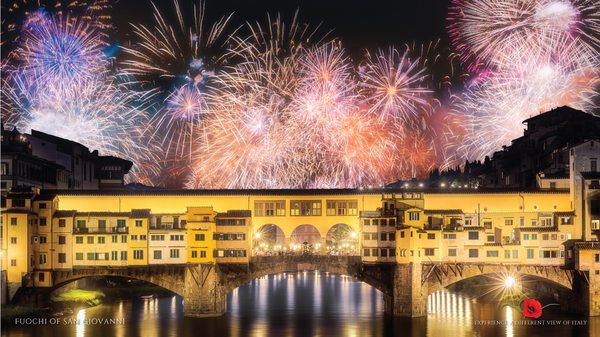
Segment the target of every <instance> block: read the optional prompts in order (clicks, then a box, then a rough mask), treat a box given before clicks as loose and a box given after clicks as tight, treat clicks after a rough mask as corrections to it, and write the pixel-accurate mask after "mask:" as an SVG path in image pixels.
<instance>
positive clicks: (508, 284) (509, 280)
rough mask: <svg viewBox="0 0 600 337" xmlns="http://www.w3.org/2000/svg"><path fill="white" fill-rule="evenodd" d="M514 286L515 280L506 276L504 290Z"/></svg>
mask: <svg viewBox="0 0 600 337" xmlns="http://www.w3.org/2000/svg"><path fill="white" fill-rule="evenodd" d="M514 286H515V278H514V277H512V276H508V277H507V278H505V279H504V287H505V288H509V289H510V288H512V287H514Z"/></svg>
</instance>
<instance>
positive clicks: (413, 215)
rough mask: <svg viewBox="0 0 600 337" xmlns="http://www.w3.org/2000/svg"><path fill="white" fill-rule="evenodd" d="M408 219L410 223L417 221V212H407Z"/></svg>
mask: <svg viewBox="0 0 600 337" xmlns="http://www.w3.org/2000/svg"><path fill="white" fill-rule="evenodd" d="M408 219H409V220H411V221H418V220H419V212H408Z"/></svg>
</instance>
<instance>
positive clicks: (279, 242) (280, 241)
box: [252, 224, 288, 256]
mask: <svg viewBox="0 0 600 337" xmlns="http://www.w3.org/2000/svg"><path fill="white" fill-rule="evenodd" d="M252 242H253V244H252V251H253V253H254V255H259V256H260V255H272V254H277V253H279V252H282V251H285V250H287V248H288V247H287V244H288V243H287V242H286V239H285V233H284V231H283V229H282V228H281V227H280V226H278V225H276V224H265V225H262V226H260V227H259V228H258V229H257V230H256V231H255V232H254V238H253V241H252Z"/></svg>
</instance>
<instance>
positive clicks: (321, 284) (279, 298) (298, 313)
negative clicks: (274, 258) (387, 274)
mask: <svg viewBox="0 0 600 337" xmlns="http://www.w3.org/2000/svg"><path fill="white" fill-rule="evenodd" d="M227 310H228V314H227V317H230V319H232V320H243V327H244V332H243V333H244V334H247V335H259V336H285V335H288V334H290V331H292V332H293V333H292V334H294V335H301V336H318V335H323V336H346V335H357V336H363V335H364V336H369V335H376V334H377V333H376V332H375V331H373V330H369V329H375V327H373V325H372V324H370V323H372V322H373V321H374V320H383V318H384V317H385V310H384V297H383V293H382V292H381V291H379V290H378V289H376V288H375V287H373V286H371V285H369V284H367V283H364V282H362V281H359V280H357V279H355V278H353V277H350V276H346V275H341V274H335V273H328V272H321V271H312V270H310V271H299V272H286V273H277V274H268V275H265V276H262V277H259V278H256V279H253V280H251V281H249V282H246V283H244V284H242V285H241V286H239V287H237V288H235V289H233V290H231V291H230V292H229V294H228V297H227ZM303 318H307V319H310V324H304V323H299V322H300V321H302V320H303ZM240 323H242V322H240ZM307 323H308V322H307ZM236 325H237V324H236ZM349 332H351V333H349Z"/></svg>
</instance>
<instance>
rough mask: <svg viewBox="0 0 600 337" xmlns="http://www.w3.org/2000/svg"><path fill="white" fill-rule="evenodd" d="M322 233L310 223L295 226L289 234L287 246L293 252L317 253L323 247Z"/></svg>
mask: <svg viewBox="0 0 600 337" xmlns="http://www.w3.org/2000/svg"><path fill="white" fill-rule="evenodd" d="M324 243H325V242H324V239H323V235H322V234H321V232H320V231H319V229H318V228H317V227H316V226H314V225H311V224H302V225H298V226H296V228H294V230H293V231H292V234H291V236H290V243H289V246H290V247H289V248H290V250H292V251H294V252H310V253H318V252H322V251H323V250H324V249H325V246H324Z"/></svg>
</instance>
